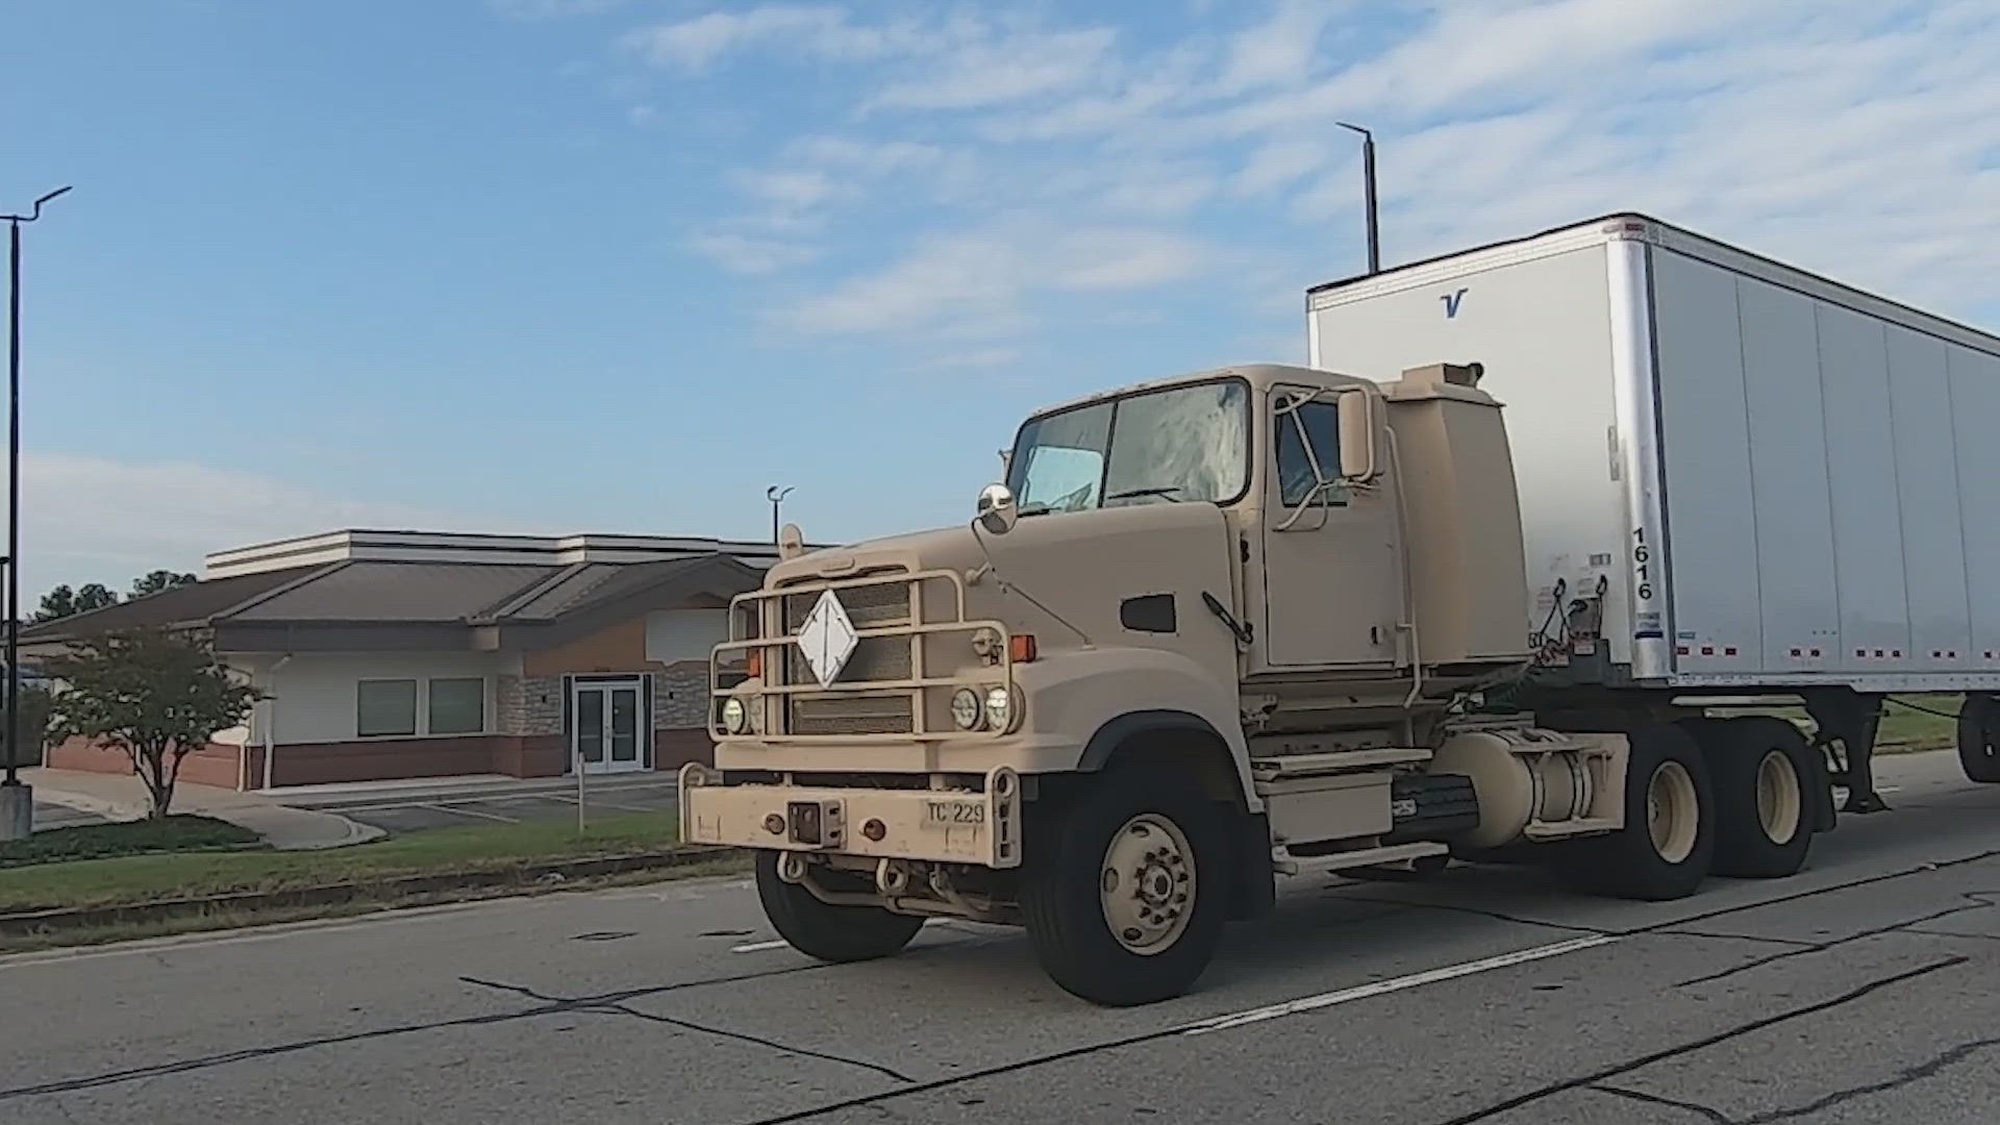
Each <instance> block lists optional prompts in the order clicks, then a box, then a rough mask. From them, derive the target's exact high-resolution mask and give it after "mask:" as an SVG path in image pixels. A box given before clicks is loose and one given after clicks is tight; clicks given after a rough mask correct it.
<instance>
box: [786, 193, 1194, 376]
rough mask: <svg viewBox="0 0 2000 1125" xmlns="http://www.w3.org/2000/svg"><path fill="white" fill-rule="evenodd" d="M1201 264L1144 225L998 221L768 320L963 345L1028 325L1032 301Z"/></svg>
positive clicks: (1158, 277) (1142, 285) (1184, 247)
mask: <svg viewBox="0 0 2000 1125" xmlns="http://www.w3.org/2000/svg"><path fill="white" fill-rule="evenodd" d="M1202 260H1203V254H1202V250H1201V248H1200V247H1199V246H1198V245H1197V244H1196V243H1194V242H1193V241H1191V240H1189V239H1186V238H1182V237H1180V236H1177V235H1171V234H1162V233H1159V232H1157V231H1152V230H1148V229H1144V228H1130V227H1127V228H1118V227H1100V228H1086V229H1068V228H1061V227H1049V226H1047V225H1044V224H1042V223H1040V222H1012V223H998V224H995V225H993V226H991V227H986V228H981V229H977V230H972V231H966V232H962V233H959V234H953V235H947V236H939V237H933V238H928V239H925V240H922V241H921V242H919V243H918V245H917V246H916V248H915V249H913V250H912V251H911V252H910V253H909V254H907V255H906V256H904V257H902V258H900V259H898V260H896V261H894V262H892V263H890V264H889V265H887V266H885V267H883V268H881V269H879V270H877V271H875V272H873V273H867V274H862V275H859V276H857V277H853V278H850V279H848V280H847V281H844V282H842V283H840V284H839V285H836V286H834V287H833V288H832V289H830V290H828V291H826V292H822V293H813V294H809V295H807V296H805V297H804V298H802V299H800V300H799V301H797V302H796V303H794V304H791V305H789V306H787V307H786V308H784V310H783V311H782V312H778V313H774V314H773V315H774V316H775V317H778V318H780V319H781V320H782V322H783V323H785V324H786V325H789V326H790V327H792V328H794V329H797V330H800V331H804V332H828V333H853V334H895V335H908V336H915V337H925V336H928V337H933V338H936V339H943V340H954V341H963V340H965V339H968V338H986V337H992V336H997V335H1002V334H1005V333H1008V332H1012V331H1017V330H1019V329H1020V328H1022V327H1023V326H1025V325H1027V324H1029V323H1031V322H1032V317H1031V316H1030V315H1029V310H1028V307H1027V305H1028V303H1029V302H1030V301H1031V300H1033V299H1034V298H1036V297H1038V296H1041V295H1046V294H1056V293H1091V292H1109V291H1126V290H1137V289H1147V288H1151V287H1154V286H1159V285H1165V284H1169V283H1171V282H1174V281H1178V280H1181V279H1183V278H1186V277H1189V276H1192V275H1193V274H1194V273H1196V272H1197V271H1198V270H1199V269H1200V268H1201V264H1202ZM993 347H995V348H997V347H998V345H994V346H993Z"/></svg>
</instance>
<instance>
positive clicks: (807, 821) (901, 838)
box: [680, 762, 1021, 868]
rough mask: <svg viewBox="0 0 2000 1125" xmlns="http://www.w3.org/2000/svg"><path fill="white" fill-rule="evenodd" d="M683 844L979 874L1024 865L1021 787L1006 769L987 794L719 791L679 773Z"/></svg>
mask: <svg viewBox="0 0 2000 1125" xmlns="http://www.w3.org/2000/svg"><path fill="white" fill-rule="evenodd" d="M680 826H681V839H683V840H685V841H686V842H688V843H691V844H719V845H722V846H725V847H733V848H762V849H767V850H776V851H788V852H813V853H819V854H822V855H841V856H865V857H867V858H870V859H905V860H919V861H929V862H936V863H970V864H977V865H979V866H982V867H996V868H1004V867H1018V866H1020V864H1021V784H1020V778H1019V777H1018V776H1017V775H1016V774H1015V773H1014V771H1013V770H1011V769H1008V768H1007V767H1004V766H999V767H995V768H994V769H991V770H989V771H987V774H986V784H985V786H984V789H983V791H980V792H974V791H971V790H965V789H877V788H863V787H855V788H848V787H828V788H815V787H811V786H802V785H750V784H743V785H725V784H723V781H722V774H721V773H720V772H719V771H717V770H715V769H712V768H710V767H708V766H704V765H701V764H700V763H698V762H690V763H689V764H687V765H685V766H682V767H681V772H680Z"/></svg>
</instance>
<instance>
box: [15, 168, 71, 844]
mask: <svg viewBox="0 0 2000 1125" xmlns="http://www.w3.org/2000/svg"><path fill="white" fill-rule="evenodd" d="M68 190H69V188H68V187H60V188H57V189H56V190H54V191H52V192H50V193H48V194H47V195H45V196H42V197H41V198H40V199H37V200H35V205H34V208H33V209H32V210H30V211H29V212H28V213H27V214H25V215H0V218H4V219H5V220H6V221H7V772H6V777H5V779H4V780H0V840H20V839H25V838H26V837H27V836H28V835H29V834H30V833H32V832H33V831H34V828H35V804H34V794H33V793H32V792H31V791H30V790H29V787H28V786H26V785H23V784H21V778H20V774H19V772H18V770H19V766H18V764H17V763H18V762H19V760H20V757H21V750H20V746H21V224H22V223H32V222H34V221H35V220H36V219H39V218H41V217H42V205H43V204H45V203H47V202H48V201H50V200H52V199H54V198H55V197H57V196H59V195H61V194H62V193H64V192H66V191H68Z"/></svg>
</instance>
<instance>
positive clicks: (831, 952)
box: [757, 851, 924, 963]
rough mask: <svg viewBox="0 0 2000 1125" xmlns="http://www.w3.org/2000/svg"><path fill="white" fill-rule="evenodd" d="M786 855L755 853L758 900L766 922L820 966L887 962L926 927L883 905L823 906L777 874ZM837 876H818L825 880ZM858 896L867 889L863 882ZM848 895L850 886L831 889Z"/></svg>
mask: <svg viewBox="0 0 2000 1125" xmlns="http://www.w3.org/2000/svg"><path fill="white" fill-rule="evenodd" d="M783 858H784V854H783V853H782V852H775V851H760V852H758V853H757V898H758V899H759V900H760V901H761V902H762V903H763V904H764V917H766V918H768V919H770V922H771V928H772V929H774V930H777V931H778V936H779V937H781V938H784V939H785V941H786V943H787V944H789V945H790V946H791V947H792V948H793V949H796V950H798V951H799V952H800V953H803V954H805V955H806V956H808V957H811V958H814V959H815V960H819V961H832V962H836V963H840V962H848V961H873V960H875V959H877V958H880V957H887V956H889V955H890V954H892V953H896V952H898V951H900V950H901V949H902V948H903V947H904V946H906V945H908V944H910V939H911V938H914V937H916V936H917V931H918V930H920V929H922V928H923V925H924V920H923V919H922V918H915V917H911V916H909V915H905V914H892V913H890V912H889V911H887V910H885V909H883V908H881V907H879V906H845V905H842V906H835V905H833V904H832V903H828V902H822V901H820V900H819V899H818V898H817V897H815V896H814V895H813V893H812V891H810V890H808V889H806V888H805V887H803V886H800V885H799V884H797V883H787V882H786V881H785V880H784V879H783V878H781V877H780V876H779V875H778V864H779V863H780V862H781V861H782V860H783ZM835 877H836V876H835V874H834V873H826V874H821V875H819V876H818V878H819V879H821V880H823V881H826V880H831V879H833V878H835ZM856 882H857V885H856V886H855V887H854V890H856V891H865V890H866V889H867V886H866V885H865V884H861V883H860V882H859V880H857V881H856ZM827 889H828V890H846V889H847V888H846V887H831V886H830V887H828V888H827Z"/></svg>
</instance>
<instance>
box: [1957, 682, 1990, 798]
mask: <svg viewBox="0 0 2000 1125" xmlns="http://www.w3.org/2000/svg"><path fill="white" fill-rule="evenodd" d="M1958 764H1959V766H1960V767H1961V768H1963V769H1964V770H1965V779H1966V780H1967V781H1976V782H1978V783H1979V784H1981V785H2000V699H1994V698H1993V697H1992V696H1990V695H1968V696H1966V697H1965V702H1964V703H1962V704H1960V705H1959V708H1958Z"/></svg>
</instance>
